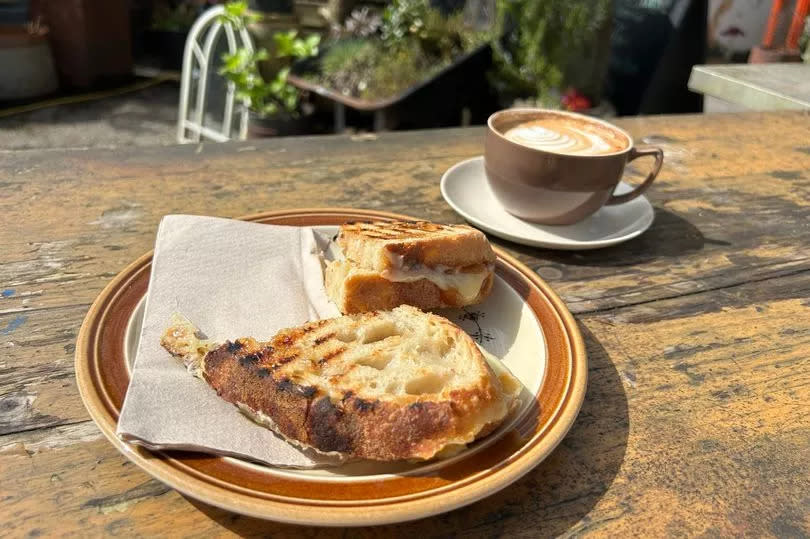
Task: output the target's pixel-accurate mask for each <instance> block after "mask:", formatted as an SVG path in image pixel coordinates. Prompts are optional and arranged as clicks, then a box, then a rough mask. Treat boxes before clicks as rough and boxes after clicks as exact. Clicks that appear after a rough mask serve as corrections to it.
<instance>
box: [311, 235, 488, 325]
mask: <svg viewBox="0 0 810 539" xmlns="http://www.w3.org/2000/svg"><path fill="white" fill-rule="evenodd" d="M337 244H338V246H339V247H340V249H341V250H342V252H343V257H344V259H343V260H336V261H333V262H330V263H329V264H328V265H327V268H326V289H327V292H328V293H329V296H330V297H331V298H332V301H334V302H335V303H336V304H337V306H338V308H339V309H340V310H341V312H343V313H358V312H365V311H373V310H383V309H392V308H394V307H396V306H398V305H403V304H404V305H413V306H416V307H419V308H421V309H434V308H440V307H463V306H465V305H473V304H475V303H480V302H481V301H483V300H484V299H485V298H486V297H487V296H488V295H489V293H490V291H491V290H492V284H493V280H494V275H493V269H494V263H495V253H494V252H493V251H492V247H491V246H490V244H489V242H488V241H487V238H486V236H485V235H484V234H483V233H482V232H480V231H479V230H476V229H474V228H472V227H469V226H466V225H441V224H436V223H429V222H426V221H380V222H371V223H348V224H344V225H343V226H341V227H340V232H339V233H338V237H337Z"/></svg>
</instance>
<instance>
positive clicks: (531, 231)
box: [441, 156, 655, 250]
mask: <svg viewBox="0 0 810 539" xmlns="http://www.w3.org/2000/svg"><path fill="white" fill-rule="evenodd" d="M631 189H632V187H631V186H630V185H628V184H626V183H624V182H621V183H620V184H619V186H618V187H617V188H616V193H617V194H622V193H626V192H628V191H630V190H631ZM441 190H442V196H443V197H444V199H445V200H446V201H447V203H448V204H450V206H451V207H452V208H453V209H454V210H456V212H458V213H459V214H460V215H461V216H462V217H464V218H465V219H466V220H467V221H469V222H470V223H472V224H474V225H476V226H478V227H480V228H482V229H483V230H486V231H487V232H490V233H492V234H494V235H496V236H499V237H501V238H504V239H507V240H510V241H514V242H516V243H522V244H524V245H531V246H534V247H547V248H550V249H566V250H580V249H599V248H600V247H608V246H610V245H616V244H617V243H621V242H623V241H627V240H629V239H632V238H635V237H636V236H638V235H639V234H641V233H642V232H644V231H645V230H647V229H648V228H649V227H650V225H651V224H652V222H653V219H654V217H655V212H654V211H653V207H652V204H650V201H649V200H647V198H646V197H644V196H643V195H642V196H640V197H638V198H636V199H634V200H631V201H630V202H626V203H624V204H621V205H619V206H605V207H603V208H602V209H600V210H599V211H597V212H596V213H595V214H593V215H591V216H590V217H588V218H587V219H585V220H584V221H580V222H579V223H575V224H573V225H538V224H534V223H529V222H528V221H523V220H522V219H518V218H517V217H515V216H513V215H511V214H509V213H507V212H506V210H504V209H503V207H502V206H501V205H500V203H499V202H498V201H497V200H496V199H495V196H494V195H493V194H492V191H491V190H490V188H489V184H488V183H487V178H486V174H485V173H484V158H483V157H482V156H479V157H473V158H472V159H467V160H466V161H462V162H460V163H457V164H455V165H453V166H452V167H451V168H450V169H449V170H448V171H447V172H445V173H444V176H442V182H441Z"/></svg>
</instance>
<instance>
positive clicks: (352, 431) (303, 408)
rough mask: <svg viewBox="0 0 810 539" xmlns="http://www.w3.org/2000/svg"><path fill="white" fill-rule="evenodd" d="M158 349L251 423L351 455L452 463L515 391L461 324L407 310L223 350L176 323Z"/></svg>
mask: <svg viewBox="0 0 810 539" xmlns="http://www.w3.org/2000/svg"><path fill="white" fill-rule="evenodd" d="M161 344H162V345H163V347H164V348H166V350H168V351H169V352H170V353H171V354H172V355H174V356H175V357H178V358H180V359H182V360H183V361H184V362H185V363H186V365H187V367H188V368H189V370H190V371H191V372H192V373H194V374H196V375H197V376H200V377H201V378H203V379H204V380H205V381H206V382H208V384H209V385H210V386H211V387H212V388H213V389H215V390H216V392H217V394H218V395H219V396H220V397H222V398H223V399H225V400H226V401H229V402H231V403H233V404H235V405H237V406H238V407H239V409H240V410H241V411H242V412H243V413H245V414H246V415H247V416H248V417H250V418H252V419H253V420H254V421H256V422H258V423H260V424H262V425H264V426H266V427H269V428H272V429H273V430H274V431H276V432H277V433H279V434H281V435H282V436H284V437H285V438H286V439H287V440H288V441H290V442H292V443H295V444H296V445H299V446H303V447H311V448H314V449H316V450H318V451H321V452H326V453H339V454H340V455H343V456H346V457H356V458H365V459H373V460H380V461H392V460H400V459H408V460H425V459H431V458H434V457H444V456H449V455H451V454H454V453H456V452H458V451H459V450H460V449H462V448H464V447H465V445H466V444H468V443H470V442H472V441H473V440H475V439H477V438H480V437H482V436H485V435H487V434H489V433H490V432H492V431H493V430H494V429H495V428H496V427H497V426H498V425H499V424H500V423H501V422H502V421H503V420H504V418H505V417H506V416H507V414H508V413H509V412H510V411H511V410H512V409H513V408H514V407H515V405H516V403H517V394H518V393H519V391H520V389H521V385H520V382H518V381H517V380H516V379H515V378H514V377H513V376H512V375H511V374H510V373H509V372H508V370H506V369H505V368H504V367H503V366H500V367H498V368H496V369H495V370H493V368H492V367H491V366H490V365H489V364H488V363H487V359H486V358H485V357H484V355H483V354H482V352H481V350H480V349H479V348H478V347H477V345H476V344H475V343H474V342H473V340H472V339H471V338H470V337H469V336H468V335H467V334H466V333H464V331H462V330H461V329H460V328H459V327H457V326H455V325H454V324H452V323H451V322H450V321H448V320H446V319H445V318H442V317H440V316H436V315H433V314H428V313H424V312H422V311H420V310H419V309H416V308H413V307H410V306H402V307H399V308H397V309H394V310H393V311H388V312H375V313H364V314H360V315H353V316H342V317H340V318H333V319H328V320H320V321H317V322H310V323H307V324H304V325H303V326H300V327H297V328H291V329H285V330H282V331H281V332H279V333H278V334H277V335H276V336H275V337H273V338H272V339H271V340H270V341H267V342H260V341H257V340H256V339H253V338H251V337H245V338H241V339H236V340H235V341H227V342H225V343H224V344H221V345H216V344H213V343H211V342H209V341H207V340H205V339H203V338H202V335H201V334H200V333H199V332H198V330H197V328H195V327H194V326H193V325H192V324H191V323H190V322H188V321H187V320H185V319H183V318H181V317H177V318H176V319H175V320H173V321H172V325H171V326H170V327H169V328H168V329H167V330H166V332H165V333H164V335H163V338H162V339H161ZM495 361H497V360H495ZM496 372H497V373H498V374H496Z"/></svg>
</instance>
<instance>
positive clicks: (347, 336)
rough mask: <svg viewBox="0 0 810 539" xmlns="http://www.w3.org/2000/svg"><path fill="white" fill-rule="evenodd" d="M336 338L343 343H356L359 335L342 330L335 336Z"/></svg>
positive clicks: (349, 330)
mask: <svg viewBox="0 0 810 539" xmlns="http://www.w3.org/2000/svg"><path fill="white" fill-rule="evenodd" d="M335 338H336V339H337V340H339V341H341V342H347V343H348V342H354V341H356V340H357V333H355V332H354V331H352V330H351V329H342V330H340V331H339V332H338V333H337V335H335Z"/></svg>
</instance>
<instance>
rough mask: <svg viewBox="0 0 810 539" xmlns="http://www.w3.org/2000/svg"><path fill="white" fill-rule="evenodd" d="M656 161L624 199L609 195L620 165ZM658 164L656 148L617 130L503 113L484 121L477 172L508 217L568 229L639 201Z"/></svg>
mask: <svg viewBox="0 0 810 539" xmlns="http://www.w3.org/2000/svg"><path fill="white" fill-rule="evenodd" d="M642 156H651V157H655V164H654V165H653V169H652V172H650V174H649V175H648V176H647V178H646V179H645V180H644V181H643V182H642V183H641V184H640V185H639V186H637V187H636V188H635V189H633V190H632V191H630V192H629V193H625V194H623V195H614V194H613V191H614V189H615V188H616V186H617V185H618V184H619V182H620V181H621V179H622V174H623V172H624V166H625V164H626V163H628V162H629V161H632V160H633V159H636V158H638V157H642ZM663 161H664V152H663V151H662V150H661V149H660V148H635V147H634V146H633V139H632V138H631V137H630V135H629V134H627V133H626V132H625V131H623V130H622V129H619V128H618V127H616V126H614V125H611V124H609V123H607V122H604V121H602V120H597V119H595V118H590V117H588V116H583V115H581V114H575V113H573V112H563V111H556V110H546V109H508V110H502V111H500V112H496V113H495V114H493V115H492V116H490V117H489V120H488V121H487V135H486V140H485V145H484V168H485V170H486V175H487V181H488V183H489V186H490V187H491V189H492V192H493V194H494V195H495V198H496V199H497V200H498V201H499V202H500V203H501V205H502V206H503V207H504V209H505V210H506V211H508V212H509V213H511V214H512V215H514V216H516V217H519V218H521V219H525V220H527V221H531V222H534V223H542V224H550V225H567V224H572V223H576V222H577V221H581V220H582V219H585V218H586V217H588V216H589V215H591V214H593V213H594V212H596V211H597V210H598V209H599V208H601V207H602V206H605V205H614V204H622V203H624V202H628V201H630V200H632V199H634V198H636V197H637V196H639V195H641V194H642V193H643V192H644V191H646V190H647V188H648V187H649V186H650V184H651V183H652V182H653V180H654V179H655V177H656V176H657V175H658V172H659V171H660V170H661V166H662V164H663Z"/></svg>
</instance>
